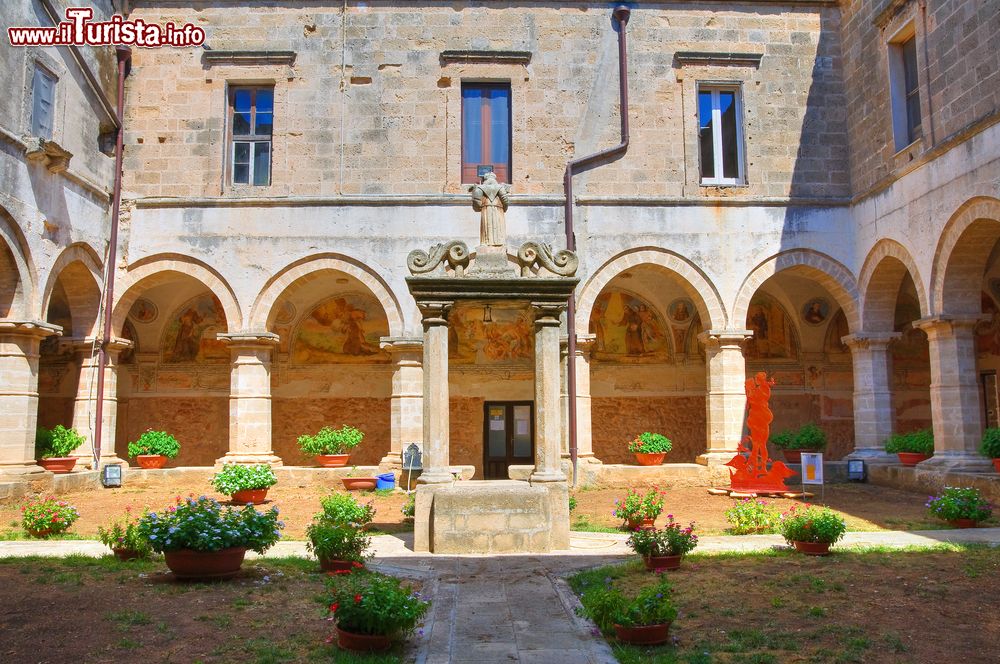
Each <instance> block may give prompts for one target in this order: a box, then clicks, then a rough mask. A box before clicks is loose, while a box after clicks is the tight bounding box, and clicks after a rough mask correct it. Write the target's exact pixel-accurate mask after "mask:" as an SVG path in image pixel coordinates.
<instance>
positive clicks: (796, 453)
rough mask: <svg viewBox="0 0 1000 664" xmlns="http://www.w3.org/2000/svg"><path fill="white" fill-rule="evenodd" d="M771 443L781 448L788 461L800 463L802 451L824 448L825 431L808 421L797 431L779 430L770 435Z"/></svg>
mask: <svg viewBox="0 0 1000 664" xmlns="http://www.w3.org/2000/svg"><path fill="white" fill-rule="evenodd" d="M771 444H772V445H774V446H775V447H777V448H778V449H779V450H781V453H782V454H784V455H785V461H787V462H788V463H802V453H803V452H820V451H822V450H824V449H826V432H824V431H823V429H821V428H819V426H817V425H816V424H814V423H812V422H809V423H808V424H804V425H803V426H802V427H800V428H799V429H798V431H794V432H793V431H790V430H786V431H779V432H778V433H776V434H774V435H773V436H771Z"/></svg>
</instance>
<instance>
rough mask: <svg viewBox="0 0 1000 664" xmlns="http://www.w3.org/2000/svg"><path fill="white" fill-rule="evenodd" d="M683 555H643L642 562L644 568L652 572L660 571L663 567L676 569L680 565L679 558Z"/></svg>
mask: <svg viewBox="0 0 1000 664" xmlns="http://www.w3.org/2000/svg"><path fill="white" fill-rule="evenodd" d="M683 557H684V556H644V557H643V559H642V562H643V564H644V565H646V569H648V570H650V571H652V572H660V571H662V570H665V569H677V568H678V567H680V566H681V558H683Z"/></svg>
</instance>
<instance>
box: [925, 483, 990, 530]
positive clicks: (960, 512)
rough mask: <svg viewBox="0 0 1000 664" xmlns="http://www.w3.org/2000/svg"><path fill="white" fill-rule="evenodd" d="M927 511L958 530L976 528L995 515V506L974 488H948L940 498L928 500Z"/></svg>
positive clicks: (935, 497) (934, 497)
mask: <svg viewBox="0 0 1000 664" xmlns="http://www.w3.org/2000/svg"><path fill="white" fill-rule="evenodd" d="M927 509H928V510H930V513H931V514H933V515H934V516H936V517H938V518H939V519H944V520H945V521H947V522H948V523H950V524H951V525H953V526H955V527H957V528H975V527H976V525H977V524H978V523H979V522H980V521H985V520H986V519H988V518H990V515H991V514H993V506H992V505H991V504H990V502H989V501H988V500H986V499H985V498H983V496H982V494H980V493H979V490H978V489H974V488H972V487H953V486H946V487H945V488H944V491H942V492H941V495H940V496H931V497H930V498H929V499H928V500H927Z"/></svg>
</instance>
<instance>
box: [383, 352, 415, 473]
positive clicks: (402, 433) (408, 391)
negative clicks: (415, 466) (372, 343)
mask: <svg viewBox="0 0 1000 664" xmlns="http://www.w3.org/2000/svg"><path fill="white" fill-rule="evenodd" d="M381 347H382V349H383V350H385V351H386V352H388V353H389V357H390V358H392V363H393V366H394V368H395V371H394V372H393V374H392V401H391V417H392V425H391V426H392V431H391V435H390V439H389V453H388V454H387V455H386V456H385V457H384V458H383V459H382V461H380V462H379V466H380V467H385V468H392V469H399V468H400V467H401V466H402V452H403V450H404V449H406V446H407V445H409V444H410V443H420V442H421V441H422V440H423V431H424V424H423V422H424V392H423V383H424V365H423V342H422V341H421V340H420V339H405V338H400V337H383V338H382V341H381Z"/></svg>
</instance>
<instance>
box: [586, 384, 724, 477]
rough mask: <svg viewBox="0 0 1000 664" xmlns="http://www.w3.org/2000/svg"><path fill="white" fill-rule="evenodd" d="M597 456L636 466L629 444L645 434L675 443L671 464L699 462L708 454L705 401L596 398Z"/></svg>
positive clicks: (679, 398) (677, 398)
mask: <svg viewBox="0 0 1000 664" xmlns="http://www.w3.org/2000/svg"><path fill="white" fill-rule="evenodd" d="M592 404H593V428H592V431H593V434H592V435H593V440H594V454H595V455H596V456H597V458H598V459H600V460H601V461H603V462H605V463H628V464H634V463H635V455H633V454H632V453H631V452H629V451H628V443H629V441H630V440H632V439H633V438H635V437H636V436H637V435H639V434H640V433H642V432H643V431H653V432H656V433H662V434H663V435H665V436H666V437H667V438H669V439H670V441H671V442H672V443H673V449H672V450H671V451H670V453H669V454H668V455H667V459H666V461H667V462H668V463H683V462H691V461H694V460H695V457H697V456H698V455H699V454H702V453H704V451H705V397H695V396H688V397H645V398H636V397H619V398H614V397H595V398H594V399H592Z"/></svg>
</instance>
